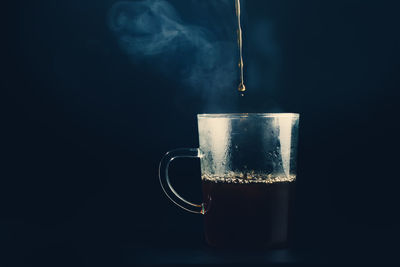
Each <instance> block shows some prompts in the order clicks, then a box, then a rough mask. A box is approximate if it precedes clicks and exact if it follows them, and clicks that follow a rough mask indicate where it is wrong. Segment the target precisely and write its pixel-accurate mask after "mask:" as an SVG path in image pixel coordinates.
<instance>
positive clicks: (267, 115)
mask: <svg viewBox="0 0 400 267" xmlns="http://www.w3.org/2000/svg"><path fill="white" fill-rule="evenodd" d="M299 116H300V114H299V113H203V114H197V118H250V117H263V118H298V117H299Z"/></svg>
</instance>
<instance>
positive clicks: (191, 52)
mask: <svg viewBox="0 0 400 267" xmlns="http://www.w3.org/2000/svg"><path fill="white" fill-rule="evenodd" d="M196 2H197V4H198V5H204V2H202V1H196ZM207 2H208V3H209V6H208V7H207V8H208V10H209V11H210V12H213V10H214V12H215V10H217V9H218V10H227V8H229V9H230V10H229V12H231V13H232V15H234V8H233V7H232V6H231V5H230V1H229V2H228V1H227V0H213V1H207ZM195 4H196V3H195ZM199 8H200V6H199ZM218 12H219V11H218ZM205 19H207V18H205ZM218 19H221V18H218ZM222 25H224V24H216V25H214V27H215V28H218V27H221V26H222ZM109 26H110V29H111V30H112V31H113V32H114V33H115V35H116V37H117V39H118V42H119V44H120V46H121V47H122V49H123V50H124V51H125V52H126V53H127V54H129V55H131V56H132V59H134V60H138V59H144V60H146V59H150V58H154V59H156V60H158V61H159V62H158V64H156V65H157V67H158V68H159V70H160V71H163V72H166V73H168V74H171V73H170V72H172V71H173V72H174V74H175V73H176V74H178V77H179V79H180V80H181V81H182V82H183V83H184V85H185V86H190V87H192V88H193V89H198V92H200V94H203V95H205V94H207V95H208V96H210V94H215V92H224V91H227V90H228V91H232V90H233V88H235V86H236V82H237V50H236V42H235V39H234V38H236V33H235V29H234V26H235V25H234V24H231V27H232V31H231V34H232V35H231V37H232V38H231V39H230V40H223V39H221V36H220V35H218V33H217V34H216V32H215V31H213V29H212V28H211V27H210V28H209V27H204V25H203V26H199V25H191V24H189V23H187V22H185V21H183V20H182V19H181V17H180V16H179V14H178V12H177V11H176V9H175V8H174V7H173V6H172V5H171V4H170V3H169V2H167V1H165V0H143V1H136V2H131V1H121V2H117V3H115V4H114V5H113V6H112V8H111V10H110V14H109Z"/></svg>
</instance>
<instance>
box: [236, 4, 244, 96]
mask: <svg viewBox="0 0 400 267" xmlns="http://www.w3.org/2000/svg"><path fill="white" fill-rule="evenodd" d="M235 7H236V16H237V20H238V30H237V39H238V48H239V69H240V83H239V87H238V90H239V92H240V94H241V96H244V92H245V91H246V86H245V85H244V74H243V39H242V26H241V19H240V0H235Z"/></svg>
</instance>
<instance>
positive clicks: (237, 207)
mask: <svg viewBox="0 0 400 267" xmlns="http://www.w3.org/2000/svg"><path fill="white" fill-rule="evenodd" d="M197 120H198V131H199V141H200V142H199V143H200V148H181V149H176V150H172V151H169V152H168V153H167V154H165V156H164V157H163V159H162V160H161V162H160V166H159V178H160V183H161V186H162V188H163V190H164V192H165V194H166V195H167V196H168V197H169V198H170V199H171V200H172V202H174V203H175V204H176V205H178V206H179V207H181V208H183V209H185V210H187V211H189V212H193V213H199V214H203V215H204V230H205V238H206V242H207V243H208V244H209V245H211V246H214V247H233V248H235V247H237V248H243V247H268V248H278V247H287V245H288V241H289V232H290V228H291V227H290V225H291V221H292V218H291V217H292V213H293V211H292V209H293V207H292V206H293V197H294V182H295V180H296V157H297V139H298V126H299V114H295V113H237V114H235V113H233V114H199V115H197ZM182 157H188V158H200V165H201V179H202V189H203V201H204V202H203V203H202V204H194V203H191V202H189V201H187V200H185V199H183V198H182V197H181V196H180V195H179V194H178V193H177V192H176V191H175V190H174V188H173V187H172V186H171V183H170V179H169V177H168V166H169V164H170V162H171V161H172V160H174V159H176V158H182Z"/></svg>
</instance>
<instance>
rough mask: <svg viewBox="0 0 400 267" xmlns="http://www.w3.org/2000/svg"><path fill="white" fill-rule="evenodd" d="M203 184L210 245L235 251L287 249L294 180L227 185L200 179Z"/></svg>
mask: <svg viewBox="0 0 400 267" xmlns="http://www.w3.org/2000/svg"><path fill="white" fill-rule="evenodd" d="M202 184H203V197H204V201H205V208H206V214H205V219H204V222H205V224H204V227H205V236H206V241H207V243H208V244H209V245H211V246H214V247H230V248H238V249H243V248H253V247H267V248H281V247H287V245H288V241H289V226H290V225H289V224H290V223H291V216H292V215H291V213H292V205H293V197H294V178H293V179H292V180H290V179H289V180H288V181H282V180H281V181H274V180H273V179H272V180H271V179H266V180H264V182H260V180H258V181H251V180H250V181H249V180H246V181H242V180H236V181H232V180H230V181H229V182H227V180H226V179H223V178H221V179H212V180H211V179H204V177H203V180H202Z"/></svg>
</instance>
